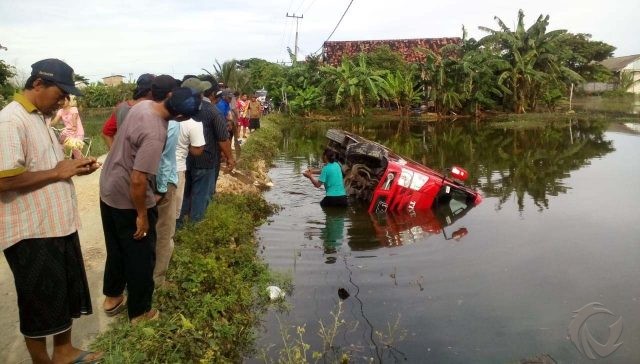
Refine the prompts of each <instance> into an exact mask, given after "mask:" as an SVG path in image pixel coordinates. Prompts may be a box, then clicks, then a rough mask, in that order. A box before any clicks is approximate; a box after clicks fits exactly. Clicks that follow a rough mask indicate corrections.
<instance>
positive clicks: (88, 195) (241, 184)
mask: <svg viewBox="0 0 640 364" xmlns="http://www.w3.org/2000/svg"><path fill="white" fill-rule="evenodd" d="M104 158H105V157H104V156H103V157H101V158H100V160H102V161H104ZM267 171H268V168H267V166H266V165H265V164H264V163H257V164H256V165H255V166H254V168H253V170H252V171H251V172H238V173H231V174H229V173H224V172H223V173H221V174H220V177H219V179H218V184H217V191H218V192H229V193H247V192H258V191H259V190H260V189H261V188H262V187H263V186H265V185H269V183H270V181H269V178H268V177H267ZM73 181H74V184H75V187H76V193H77V196H78V210H79V212H80V218H81V220H82V228H81V229H80V231H79V234H80V244H81V246H82V253H83V257H84V262H85V268H86V271H87V279H88V281H89V286H90V287H91V298H92V303H93V312H94V313H93V314H92V315H90V316H85V317H81V318H80V319H78V320H75V322H74V325H73V333H72V335H73V341H74V343H75V344H77V345H81V347H83V348H86V347H87V346H88V345H89V344H90V343H91V341H92V340H93V339H94V338H95V337H96V335H97V334H98V333H99V332H101V331H103V330H104V329H106V328H107V326H108V325H109V324H110V323H111V322H112V320H113V319H112V318H109V317H107V316H106V315H105V314H104V313H103V312H102V310H101V307H102V300H103V297H104V296H103V295H102V277H103V273H104V262H105V258H106V251H105V246H104V235H103V232H102V220H101V218H100V198H99V181H100V170H99V171H97V172H95V173H93V174H91V175H88V176H82V177H74V179H73ZM16 301H17V298H16V292H15V287H14V283H13V274H12V273H11V270H10V269H9V266H8V265H7V261H6V259H0V307H2V310H0V323H1V324H2V327H3V329H4V334H3V335H1V336H0V363H31V359H30V357H29V354H28V352H27V349H26V347H25V345H24V339H23V336H22V335H21V334H20V326H19V320H18V306H17V303H16ZM49 340H50V342H49V348H50V350H51V348H52V346H53V344H52V343H51V338H49Z"/></svg>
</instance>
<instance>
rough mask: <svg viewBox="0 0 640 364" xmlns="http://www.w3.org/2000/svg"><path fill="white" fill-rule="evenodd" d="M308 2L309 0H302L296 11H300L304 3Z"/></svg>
mask: <svg viewBox="0 0 640 364" xmlns="http://www.w3.org/2000/svg"><path fill="white" fill-rule="evenodd" d="M306 2H307V0H302V2H301V3H300V5H298V8H297V9H296V13H298V12H300V9H301V8H302V6H304V3H306Z"/></svg>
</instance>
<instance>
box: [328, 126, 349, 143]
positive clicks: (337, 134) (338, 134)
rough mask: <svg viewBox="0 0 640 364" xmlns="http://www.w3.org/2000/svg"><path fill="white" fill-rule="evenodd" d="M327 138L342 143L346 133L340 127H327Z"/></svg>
mask: <svg viewBox="0 0 640 364" xmlns="http://www.w3.org/2000/svg"><path fill="white" fill-rule="evenodd" d="M326 137H327V139H329V140H332V141H334V142H336V143H338V144H340V145H342V144H343V143H344V141H345V139H346V137H347V135H346V134H345V133H344V132H343V131H342V130H340V129H329V130H327V134H326Z"/></svg>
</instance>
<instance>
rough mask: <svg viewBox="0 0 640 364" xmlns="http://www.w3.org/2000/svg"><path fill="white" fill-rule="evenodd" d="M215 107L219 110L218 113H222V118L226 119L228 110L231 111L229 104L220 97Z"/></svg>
mask: <svg viewBox="0 0 640 364" xmlns="http://www.w3.org/2000/svg"><path fill="white" fill-rule="evenodd" d="M216 107H217V108H218V110H220V113H221V114H222V116H224V119H225V120H227V115H229V112H231V106H229V103H228V102H227V101H225V100H224V99H222V100H220V101H218V103H217V104H216Z"/></svg>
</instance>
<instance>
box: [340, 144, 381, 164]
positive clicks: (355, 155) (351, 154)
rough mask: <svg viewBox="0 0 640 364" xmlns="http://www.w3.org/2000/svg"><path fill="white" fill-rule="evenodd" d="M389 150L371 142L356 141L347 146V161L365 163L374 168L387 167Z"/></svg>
mask: <svg viewBox="0 0 640 364" xmlns="http://www.w3.org/2000/svg"><path fill="white" fill-rule="evenodd" d="M387 155H388V154H387V151H386V150H385V149H384V148H382V147H380V146H378V145H375V144H371V143H355V144H351V145H349V146H348V147H347V161H349V163H351V164H364V165H366V166H367V167H369V168H371V169H372V170H377V169H383V170H384V169H386V168H387V163H388V162H387Z"/></svg>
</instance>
